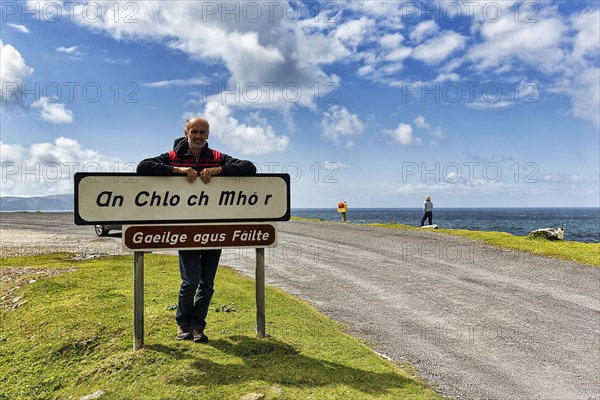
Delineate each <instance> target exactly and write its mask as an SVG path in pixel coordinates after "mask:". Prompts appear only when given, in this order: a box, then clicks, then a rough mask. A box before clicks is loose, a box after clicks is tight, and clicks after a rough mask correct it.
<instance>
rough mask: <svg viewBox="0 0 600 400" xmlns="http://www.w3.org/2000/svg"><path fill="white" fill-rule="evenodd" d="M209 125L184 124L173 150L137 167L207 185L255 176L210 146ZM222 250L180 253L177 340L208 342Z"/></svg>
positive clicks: (248, 166) (198, 121) (200, 122)
mask: <svg viewBox="0 0 600 400" xmlns="http://www.w3.org/2000/svg"><path fill="white" fill-rule="evenodd" d="M208 135H209V124H208V121H207V120H205V119H204V118H191V119H188V120H187V121H186V122H185V128H184V131H183V137H182V138H178V139H175V143H174V144H173V150H171V151H169V152H168V153H164V154H161V155H160V156H158V157H153V158H147V159H145V160H143V161H141V162H140V163H139V164H138V166H137V172H138V173H139V174H143V175H177V174H179V175H186V176H187V180H188V181H189V182H190V183H193V182H194V181H195V180H196V178H198V177H200V179H201V180H202V182H204V183H208V182H209V181H210V177H211V176H213V175H235V176H241V175H253V174H255V173H256V167H255V166H254V164H252V163H251V162H250V161H246V160H238V159H236V158H233V157H231V156H229V155H227V154H223V153H220V152H219V151H217V150H213V149H210V148H209V147H208V142H207V140H208ZM220 257H221V250H180V251H179V272H180V275H181V288H180V289H179V301H178V305H177V314H176V316H175V320H176V321H177V326H178V331H177V339H179V340H187V339H193V340H194V342H197V343H205V342H207V341H208V337H207V336H206V335H205V334H204V328H205V327H206V315H207V314H208V308H209V306H210V300H211V298H212V295H213V293H214V289H213V286H214V280H215V275H216V274H217V266H218V265H219V258H220Z"/></svg>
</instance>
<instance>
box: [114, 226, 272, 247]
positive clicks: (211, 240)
mask: <svg viewBox="0 0 600 400" xmlns="http://www.w3.org/2000/svg"><path fill="white" fill-rule="evenodd" d="M276 245H277V229H276V227H275V225H273V224H265V223H262V224H259V223H256V224H202V225H197V224H193V225H126V226H124V227H123V248H124V249H126V250H134V251H152V250H198V249H220V248H224V247H255V248H263V247H274V246H276Z"/></svg>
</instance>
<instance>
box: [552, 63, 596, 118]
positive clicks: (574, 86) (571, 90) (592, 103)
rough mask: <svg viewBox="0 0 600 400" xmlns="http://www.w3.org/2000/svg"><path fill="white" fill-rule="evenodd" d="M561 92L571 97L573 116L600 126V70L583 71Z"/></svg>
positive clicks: (589, 69) (588, 69)
mask: <svg viewBox="0 0 600 400" xmlns="http://www.w3.org/2000/svg"><path fill="white" fill-rule="evenodd" d="M561 91H562V92H563V93H566V94H567V95H568V96H570V97H571V102H572V104H573V108H572V111H571V112H572V113H573V115H575V116H576V117H578V118H582V119H585V120H587V121H589V122H592V123H593V124H595V125H596V126H600V68H587V69H585V70H582V71H581V72H579V74H577V76H575V77H574V78H573V80H572V81H570V82H569V83H568V84H567V85H565V86H564V87H562V88H561Z"/></svg>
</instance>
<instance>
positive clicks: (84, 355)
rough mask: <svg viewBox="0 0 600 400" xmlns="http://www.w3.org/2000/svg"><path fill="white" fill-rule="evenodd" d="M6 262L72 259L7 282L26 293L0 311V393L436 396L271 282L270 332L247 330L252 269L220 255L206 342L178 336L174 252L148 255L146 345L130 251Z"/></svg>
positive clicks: (5, 264) (251, 320)
mask: <svg viewBox="0 0 600 400" xmlns="http://www.w3.org/2000/svg"><path fill="white" fill-rule="evenodd" d="M11 267H26V268H32V271H33V268H35V269H40V268H65V269H66V268H68V267H75V268H77V270H76V271H75V272H69V273H64V274H61V275H57V276H54V277H50V278H41V279H38V280H37V281H35V282H33V283H27V284H24V285H23V286H22V287H21V288H20V289H18V290H17V291H16V293H17V295H18V296H19V297H22V298H23V299H26V300H28V302H27V303H25V304H23V305H22V306H21V307H19V308H17V309H12V310H9V311H0V399H11V400H12V399H27V400H31V399H79V398H80V397H82V396H85V395H88V394H91V393H94V392H96V391H98V390H104V391H105V392H106V394H105V395H104V396H103V397H102V399H103V400H104V399H185V398H189V399H211V400H214V399H236V400H237V399H240V398H242V397H243V396H244V395H245V394H248V393H263V394H265V395H266V397H265V398H266V399H344V400H345V399H436V398H438V396H437V395H436V394H435V393H434V392H433V391H432V390H430V389H428V388H427V386H426V385H424V384H423V383H421V382H420V381H418V380H416V379H414V378H412V377H411V376H410V375H409V374H408V373H406V372H405V371H403V370H402V369H400V368H399V367H398V366H397V365H396V364H394V363H391V362H389V361H386V360H384V359H382V358H381V357H379V356H377V355H376V354H375V353H373V352H372V351H371V350H370V349H369V348H368V347H367V346H366V345H365V344H364V343H362V342H360V341H359V340H357V339H354V338H352V337H350V336H349V335H347V334H345V333H344V327H343V326H342V325H340V324H338V323H335V322H332V321H331V320H329V319H328V318H326V317H325V316H323V315H322V314H320V313H319V312H317V311H316V310H315V309H314V308H313V307H311V306H310V305H308V304H307V303H305V302H303V301H300V300H298V299H296V298H294V297H292V296H290V295H288V294H286V293H284V292H283V291H281V290H278V289H275V288H272V287H267V292H266V300H267V333H268V334H270V335H271V337H270V338H267V339H258V338H256V335H255V308H254V281H253V280H252V279H249V278H246V277H242V276H240V275H239V274H237V273H235V272H234V271H233V270H231V269H229V268H226V267H221V268H220V270H219V273H218V274H217V282H216V292H215V295H214V297H213V301H212V306H211V310H210V312H209V317H208V327H207V332H206V333H207V334H208V335H209V337H210V339H211V340H210V342H209V343H208V344H195V343H193V342H191V341H184V342H181V341H176V340H175V333H176V332H175V321H174V313H175V311H174V309H173V306H174V303H176V300H177V293H178V289H179V273H178V267H177V258H176V257H174V256H163V255H146V257H145V338H144V340H145V346H144V348H143V349H142V350H140V351H135V352H134V351H133V350H132V347H133V310H132V308H133V290H132V286H133V282H132V281H133V272H132V270H133V258H132V257H130V256H119V257H107V258H101V259H95V260H87V261H74V260H72V259H71V256H70V255H69V254H53V255H46V256H36V257H25V258H4V259H0V268H11ZM0 272H1V271H0ZM32 277H35V274H32V275H31V277H29V278H28V279H31V278H32ZM9 286H10V285H9ZM1 289H2V293H3V294H4V293H6V290H7V289H8V286H7V285H6V283H5V284H4V286H2V287H1ZM217 308H218V309H219V310H220V311H219V312H217V311H215V310H216V309H217Z"/></svg>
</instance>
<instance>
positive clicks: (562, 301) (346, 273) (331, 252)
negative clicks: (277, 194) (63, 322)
mask: <svg viewBox="0 0 600 400" xmlns="http://www.w3.org/2000/svg"><path fill="white" fill-rule="evenodd" d="M7 215H9V214H3V215H2V218H1V220H0V222H1V224H0V226H1V227H2V229H11V228H14V227H19V228H28V227H29V228H31V229H35V230H44V229H49V230H53V231H55V232H61V233H62V232H71V233H73V232H77V233H81V235H93V230H92V228H91V227H77V228H76V227H74V226H73V225H71V224H72V222H71V221H72V215H70V214H67V215H64V214H63V215H60V214H58V216H56V215H55V216H52V215H50V216H48V215H47V214H40V215H39V216H38V217H37V218H27V217H25V218H23V217H21V216H19V215H18V214H14V215H12V216H10V217H7ZM279 231H280V236H279V246H278V247H276V248H273V249H267V250H266V263H267V281H268V283H270V284H272V285H275V286H278V287H281V288H283V289H285V290H286V291H288V292H290V293H293V294H295V295H297V296H299V297H301V298H303V299H306V300H308V301H310V302H311V303H312V304H314V305H315V306H316V307H317V308H318V309H320V310H322V311H323V312H325V313H326V314H328V315H329V316H331V317H332V318H333V319H336V320H338V321H341V322H344V323H346V324H347V325H348V327H349V330H350V331H351V332H352V333H354V334H357V335H359V336H361V337H363V338H366V339H367V340H369V341H371V342H372V343H374V346H375V347H376V348H377V350H378V351H380V352H381V353H384V354H385V355H387V356H389V357H391V358H393V359H394V360H397V361H400V362H407V363H410V364H412V365H413V366H415V367H416V368H417V369H418V370H419V371H420V373H421V375H422V376H423V377H424V378H425V379H427V381H428V382H429V383H430V384H431V385H432V386H433V387H434V388H436V389H437V390H438V391H439V392H440V393H442V394H444V395H447V396H451V397H457V398H468V399H560V400H562V399H599V398H600V268H594V267H589V266H581V265H578V264H576V263H571V262H566V261H559V260H553V259H547V258H542V257H536V256H532V255H528V254H525V253H520V252H514V251H506V250H498V249H495V248H492V247H489V246H486V245H482V244H479V243H476V242H473V241H470V240H467V239H464V238H459V237H453V236H447V235H441V234H438V233H435V232H421V231H410V232H406V231H396V230H387V229H380V228H373V227H365V226H358V225H351V224H340V223H315V222H305V221H291V222H286V223H280V224H279ZM106 240H114V241H116V240H119V239H118V238H114V237H113V238H108V239H106ZM222 263H224V264H229V265H232V266H234V267H235V268H236V269H238V270H239V271H241V272H242V273H245V274H248V275H251V276H252V275H253V273H254V252H253V251H252V250H227V251H224V254H223V257H222ZM217 290H218V289H217ZM268 312H269V310H268V299H267V321H268ZM278 328H281V329H285V327H278ZM273 329H274V332H272V333H274V334H276V329H275V328H273Z"/></svg>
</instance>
